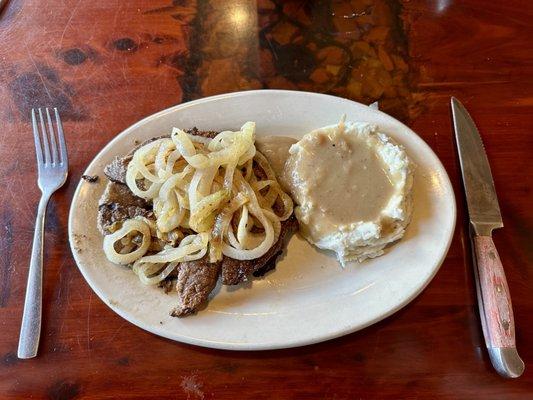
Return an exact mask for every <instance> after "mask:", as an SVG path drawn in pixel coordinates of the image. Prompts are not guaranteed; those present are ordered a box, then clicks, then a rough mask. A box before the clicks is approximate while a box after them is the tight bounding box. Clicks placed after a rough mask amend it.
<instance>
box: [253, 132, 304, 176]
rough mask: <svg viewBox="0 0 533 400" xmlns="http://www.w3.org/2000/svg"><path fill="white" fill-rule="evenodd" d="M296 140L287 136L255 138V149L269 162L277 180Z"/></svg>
mask: <svg viewBox="0 0 533 400" xmlns="http://www.w3.org/2000/svg"><path fill="white" fill-rule="evenodd" d="M297 141H298V140H297V139H295V138H292V137H289V136H261V137H258V138H256V140H255V147H256V148H257V150H259V151H260V152H261V153H262V154H263V155H264V156H265V157H266V159H267V160H268V161H269V162H270V165H271V166H272V169H273V170H274V172H275V173H276V176H277V177H278V179H279V178H280V177H281V173H282V171H283V167H284V166H285V161H287V158H288V157H289V148H290V147H291V146H292V145H293V144H294V143H296V142H297Z"/></svg>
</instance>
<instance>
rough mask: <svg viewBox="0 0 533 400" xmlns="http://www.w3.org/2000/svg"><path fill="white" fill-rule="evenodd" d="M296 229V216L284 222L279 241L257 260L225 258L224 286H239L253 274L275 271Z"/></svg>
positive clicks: (223, 267) (223, 270)
mask: <svg viewBox="0 0 533 400" xmlns="http://www.w3.org/2000/svg"><path fill="white" fill-rule="evenodd" d="M296 228H297V222H296V218H295V217H294V216H291V217H290V218H289V219H288V220H286V221H283V222H282V223H281V232H280V234H279V239H278V241H277V242H276V243H274V245H273V246H272V247H271V248H270V249H269V250H268V251H267V252H266V253H265V255H263V256H262V257H259V258H257V259H255V260H234V259H233V258H229V257H224V258H223V259H222V283H223V284H224V285H238V284H239V283H241V282H245V281H247V280H248V277H249V276H250V275H251V274H252V273H255V274H254V275H256V274H259V275H261V274H265V273H266V272H268V271H269V270H271V269H273V268H274V266H275V263H276V259H277V257H278V255H279V254H281V252H282V249H283V245H284V243H285V239H286V238H288V236H289V235H290V234H291V233H292V232H293V231H294V230H295V229H296ZM256 276H258V275H256Z"/></svg>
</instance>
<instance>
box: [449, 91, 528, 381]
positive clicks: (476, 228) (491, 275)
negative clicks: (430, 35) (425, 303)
mask: <svg viewBox="0 0 533 400" xmlns="http://www.w3.org/2000/svg"><path fill="white" fill-rule="evenodd" d="M451 107H452V116H453V126H454V129H455V139H456V141H457V149H458V153H459V161H460V163H461V173H462V175H463V185H464V189H465V193H466V203H467V206H468V215H469V219H470V236H471V239H472V247H473V257H474V272H475V275H476V289H477V298H478V306H479V313H480V317H481V325H482V328H483V335H484V337H485V343H486V345H487V349H488V352H489V356H490V360H491V362H492V365H493V366H494V368H495V369H496V371H498V373H499V374H500V375H502V376H504V377H507V378H518V377H519V376H520V375H522V373H523V372H524V362H523V361H522V359H521V358H520V357H519V355H518V352H517V351H516V342H515V327H514V317H513V308H512V304H511V296H510V294H509V287H508V286H507V280H506V279H505V272H504V271H503V265H502V263H501V261H500V256H499V255H498V251H497V250H496V246H495V245H494V242H493V241H492V231H493V229H496V228H502V227H503V221H502V216H501V214H500V207H499V205H498V198H497V196H496V190H495V189H494V181H493V179H492V174H491V172H490V166H489V160H488V159H487V154H486V153H485V148H484V147H483V142H482V141H481V136H480V135H479V132H478V130H477V128H476V125H475V124H474V121H473V120H472V118H471V117H470V115H469V114H468V112H467V111H466V109H465V108H464V106H463V105H462V104H461V103H460V102H459V100H457V99H456V98H455V97H452V99H451Z"/></svg>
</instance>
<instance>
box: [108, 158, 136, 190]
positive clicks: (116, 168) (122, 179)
mask: <svg viewBox="0 0 533 400" xmlns="http://www.w3.org/2000/svg"><path fill="white" fill-rule="evenodd" d="M130 161H131V156H129V155H128V156H125V157H115V159H114V160H113V161H111V163H110V164H107V165H106V166H105V168H104V174H105V176H107V179H109V180H110V181H112V182H116V183H123V184H125V183H126V171H127V168H128V164H129V162H130Z"/></svg>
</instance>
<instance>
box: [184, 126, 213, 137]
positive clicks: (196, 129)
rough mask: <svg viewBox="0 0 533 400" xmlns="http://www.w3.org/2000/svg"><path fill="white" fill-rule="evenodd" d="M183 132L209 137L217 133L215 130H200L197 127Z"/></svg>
mask: <svg viewBox="0 0 533 400" xmlns="http://www.w3.org/2000/svg"><path fill="white" fill-rule="evenodd" d="M185 132H187V133H188V134H190V135H194V136H201V137H205V138H209V139H213V138H214V137H215V136H216V135H218V132H217V131H200V130H198V128H197V127H194V128H191V129H187V130H186V131H185Z"/></svg>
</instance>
